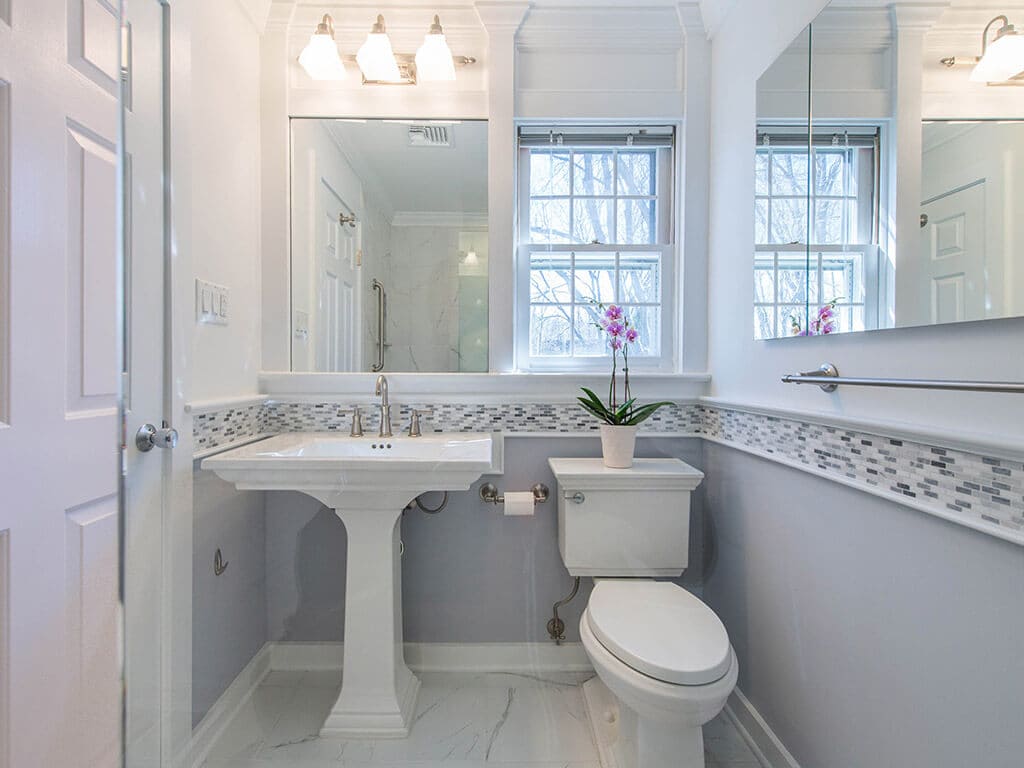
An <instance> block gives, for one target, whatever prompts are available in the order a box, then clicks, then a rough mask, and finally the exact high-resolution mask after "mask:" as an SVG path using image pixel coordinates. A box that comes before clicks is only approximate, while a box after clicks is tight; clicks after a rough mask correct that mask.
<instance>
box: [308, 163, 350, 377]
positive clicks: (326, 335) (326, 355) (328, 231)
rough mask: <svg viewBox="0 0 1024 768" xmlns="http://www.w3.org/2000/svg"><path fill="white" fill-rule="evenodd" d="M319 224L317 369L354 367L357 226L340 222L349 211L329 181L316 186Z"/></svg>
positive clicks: (339, 369)
mask: <svg viewBox="0 0 1024 768" xmlns="http://www.w3.org/2000/svg"><path fill="white" fill-rule="evenodd" d="M318 192H319V194H318V198H319V201H318V203H319V206H320V226H319V227H318V228H317V243H316V246H317V253H318V254H319V259H318V260H319V273H320V278H319V284H320V299H319V306H318V317H317V321H316V328H317V341H318V343H317V350H318V354H317V356H318V359H317V367H316V370H318V371H355V370H358V368H357V367H356V365H357V363H358V360H359V354H358V352H359V348H358V339H359V337H360V335H361V334H360V333H359V329H358V328H357V327H356V324H355V322H354V321H355V319H356V318H357V317H359V313H358V307H357V306H356V303H357V302H358V297H359V294H360V291H359V269H358V268H357V265H356V259H355V253H356V244H355V241H356V230H355V229H353V228H352V227H350V226H347V225H342V224H341V223H340V222H339V219H340V217H341V215H342V214H350V213H351V210H352V209H351V208H350V207H349V206H348V205H346V203H345V201H344V200H342V199H341V197H340V196H339V195H338V193H337V192H335V191H334V189H332V188H331V186H330V185H329V184H327V183H326V182H325V181H323V180H321V183H320V188H319V190H318Z"/></svg>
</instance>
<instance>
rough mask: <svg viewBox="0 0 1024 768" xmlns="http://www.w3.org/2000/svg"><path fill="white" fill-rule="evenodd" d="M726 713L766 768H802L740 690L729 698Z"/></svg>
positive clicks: (736, 690) (737, 689)
mask: <svg viewBox="0 0 1024 768" xmlns="http://www.w3.org/2000/svg"><path fill="white" fill-rule="evenodd" d="M725 713H726V715H727V716H728V717H729V719H730V720H732V723H733V725H735V726H736V729H737V730H738V731H739V732H740V735H741V736H743V739H744V741H746V742H747V744H748V745H749V746H750V749H751V751H752V752H753V753H754V756H755V757H756V758H757V759H758V761H759V762H760V763H761V765H763V766H764V767H765V768H800V764H799V763H798V762H797V761H796V758H795V757H793V755H791V754H790V753H789V750H788V749H786V745H785V744H783V743H782V741H781V740H780V739H779V737H778V736H776V735H775V731H773V730H772V729H771V727H769V725H768V723H766V722H765V719H764V718H763V717H761V713H760V712H758V711H757V710H756V709H755V708H754V705H753V704H751V703H750V699H748V698H747V697H746V696H744V695H743V691H741V690H740V689H739V688H735V689H734V690H733V692H732V695H731V696H729V701H728V703H727V704H726V705H725Z"/></svg>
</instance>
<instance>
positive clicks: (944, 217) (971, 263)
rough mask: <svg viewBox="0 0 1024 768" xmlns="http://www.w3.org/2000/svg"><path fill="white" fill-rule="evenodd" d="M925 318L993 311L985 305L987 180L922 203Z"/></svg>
mask: <svg viewBox="0 0 1024 768" xmlns="http://www.w3.org/2000/svg"><path fill="white" fill-rule="evenodd" d="M921 213H922V215H923V216H926V217H927V218H926V219H923V220H922V224H923V227H922V229H921V246H922V247H921V257H922V259H923V261H922V264H921V272H922V278H923V279H922V280H921V292H920V293H919V296H918V312H917V313H916V314H917V315H918V317H919V321H920V322H924V323H957V322H961V321H963V320H983V319H984V318H985V317H989V316H990V315H989V313H988V309H989V308H988V307H987V306H986V298H987V295H988V290H987V281H988V277H987V272H988V270H987V264H986V260H985V180H984V179H981V180H979V181H977V182H975V183H973V184H969V185H966V186H964V187H961V188H958V189H955V190H953V191H951V192H949V193H947V194H945V195H941V196H939V197H936V198H934V199H932V200H929V201H928V202H926V203H924V204H922V206H921Z"/></svg>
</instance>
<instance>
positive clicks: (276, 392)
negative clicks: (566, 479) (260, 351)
mask: <svg viewBox="0 0 1024 768" xmlns="http://www.w3.org/2000/svg"><path fill="white" fill-rule="evenodd" d="M384 375H385V376H386V377H387V379H388V384H389V388H390V394H391V397H392V399H394V400H395V401H396V402H401V399H402V398H405V399H406V400H417V401H420V400H422V401H427V402H437V403H449V402H455V403H509V402H519V403H531V402H536V403H551V402H574V401H575V398H576V396H577V395H578V394H579V391H580V387H588V388H590V389H593V390H595V391H597V392H600V391H603V389H606V388H607V387H608V377H609V375H610V371H609V372H608V373H592V372H587V373H399V372H395V373H389V372H387V371H385V372H384ZM377 376H378V374H376V373H291V372H276V371H264V372H262V373H260V377H259V383H260V391H262V392H264V393H266V394H267V395H268V396H269V397H271V398H277V397H284V396H288V398H289V400H292V401H293V402H294V401H296V400H297V399H298V398H307V397H308V398H311V399H323V398H325V397H326V398H330V397H340V396H345V397H352V396H356V397H372V395H373V389H374V384H375V382H376V381H377ZM619 381H620V386H621V381H622V377H621V376H620V377H619ZM710 381H711V374H709V373H634V374H632V375H631V376H630V385H631V387H632V389H633V392H634V393H635V394H636V395H637V396H638V397H640V398H642V399H643V400H644V401H650V400H658V399H664V400H674V401H685V400H693V399H696V398H698V397H700V396H702V395H704V394H706V393H707V387H708V383H709V382H710Z"/></svg>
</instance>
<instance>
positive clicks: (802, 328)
mask: <svg viewBox="0 0 1024 768" xmlns="http://www.w3.org/2000/svg"><path fill="white" fill-rule="evenodd" d="M908 7H909V6H908ZM929 9H930V10H929V12H930V13H931V14H932V15H931V16H930V17H927V18H925V16H924V15H922V13H921V12H920V11H919V10H918V11H915V12H914V15H913V16H912V18H908V17H907V16H905V15H902V14H901V13H900V7H899V4H897V5H896V6H895V10H892V9H890V8H888V7H882V6H875V7H872V6H870V5H866V4H865V5H859V6H852V5H850V4H848V3H839V2H834V3H832V4H831V5H829V6H827V7H826V8H825V10H824V11H822V13H821V14H820V15H819V16H818V17H817V18H816V19H815V20H814V21H813V22H812V24H811V25H810V26H809V27H807V28H806V29H805V30H803V31H802V32H801V34H800V35H799V36H798V37H797V38H796V39H795V40H794V41H793V43H792V44H791V45H790V46H789V48H787V50H786V51H784V52H783V53H782V54H781V55H780V56H779V57H778V59H777V60H776V61H775V62H774V63H773V64H772V66H771V67H769V68H768V69H767V70H766V71H765V73H764V74H763V75H762V77H761V78H760V80H759V81H758V88H757V119H758V127H757V135H756V145H755V150H754V151H755V154H756V174H757V175H756V190H755V202H754V206H755V209H754V215H755V243H754V307H753V313H754V336H755V338H760V339H770V338H783V337H792V336H807V335H823V334H833V333H848V332H853V331H869V330H878V329H886V328H898V327H908V326H918V325H933V324H942V323H952V322H962V321H972V320H987V319H994V318H1002V317H1013V316H1019V315H1024V72H1021V71H1017V72H1012V73H1010V72H1004V73H1001V74H999V75H998V76H997V77H996V79H995V80H994V81H989V80H987V79H986V77H992V75H991V74H989V75H987V76H985V77H981V76H980V75H976V74H975V71H974V70H975V67H976V65H977V57H979V56H980V55H981V53H982V46H981V40H982V31H983V30H984V29H985V28H986V25H988V24H989V22H990V21H992V20H993V18H994V17H997V16H999V15H1000V11H999V10H998V8H997V7H996V6H990V5H988V4H985V3H963V2H960V3H958V2H949V3H946V4H937V5H935V6H930V7H929ZM1009 21H1010V22H1011V23H1012V22H1013V21H1014V20H1013V19H1010V20H1009ZM903 23H906V24H907V27H906V28H903V29H901V27H900V25H901V24H903ZM1004 23H1005V22H1004V20H1001V19H996V20H995V21H994V23H993V24H992V26H990V27H989V29H988V32H987V38H986V39H987V40H988V41H990V42H991V41H994V40H996V39H997V37H998V36H999V35H1000V30H1001V29H1002V28H1003V26H1004ZM1017 23H1018V24H1024V12H1022V18H1021V19H1019V20H1017ZM922 24H923V26H922ZM1003 34H1011V33H1010V32H1009V31H1007V32H1003ZM901 40H902V41H903V44H904V45H905V46H906V48H905V49H904V51H903V53H902V58H901V52H900V49H899V45H900V41H901ZM908 51H909V52H910V53H908ZM918 54H919V55H918ZM1019 66H1020V70H1022V71H1024V61H1022V62H1020V64H1019ZM1015 67H1016V65H1012V66H1011V67H1010V68H1011V69H1013V68H1015ZM1017 75H1020V76H1019V77H1018V76H1017ZM979 78H980V79H979Z"/></svg>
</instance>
